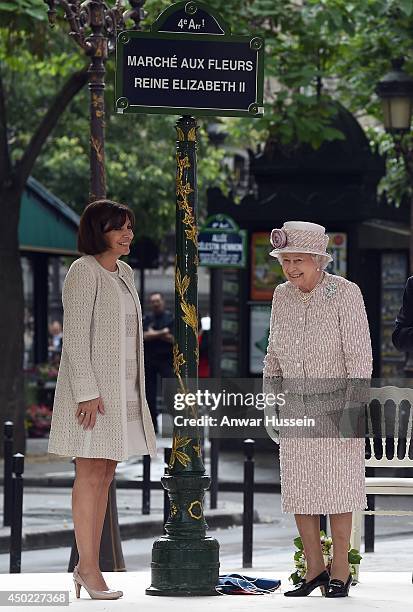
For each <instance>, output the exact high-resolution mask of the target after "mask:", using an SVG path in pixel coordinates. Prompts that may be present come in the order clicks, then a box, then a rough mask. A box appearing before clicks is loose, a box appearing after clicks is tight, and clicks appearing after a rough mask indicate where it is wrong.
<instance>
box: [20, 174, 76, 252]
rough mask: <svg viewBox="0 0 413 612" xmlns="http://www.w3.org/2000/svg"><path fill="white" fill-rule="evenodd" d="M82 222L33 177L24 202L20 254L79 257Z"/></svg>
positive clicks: (25, 191)
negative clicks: (24, 252)
mask: <svg viewBox="0 0 413 612" xmlns="http://www.w3.org/2000/svg"><path fill="white" fill-rule="evenodd" d="M79 219H80V217H79V215H77V214H76V213H75V212H74V211H73V210H72V209H71V208H70V207H69V206H67V204H65V203H64V202H62V200H59V198H57V197H56V196H55V195H53V194H52V193H51V192H50V191H48V190H47V189H46V188H45V187H43V185H41V184H40V183H39V182H38V181H36V180H35V179H34V178H32V177H30V178H29V180H28V181H27V184H26V188H25V190H24V193H23V196H22V200H21V210H20V221H19V244H20V250H21V251H33V252H38V253H39V252H40V253H50V254H55V255H74V256H75V255H79V252H78V251H77V246H76V243H77V230H78V227H79Z"/></svg>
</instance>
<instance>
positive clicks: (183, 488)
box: [145, 473, 219, 596]
mask: <svg viewBox="0 0 413 612" xmlns="http://www.w3.org/2000/svg"><path fill="white" fill-rule="evenodd" d="M161 480H162V484H163V486H164V488H165V489H166V490H167V491H168V495H169V499H170V508H171V514H170V516H169V519H168V520H167V522H166V523H165V531H166V535H163V536H161V537H160V538H159V539H158V540H156V541H155V542H154V544H153V548H152V563H151V574H152V582H151V586H150V587H148V588H147V589H146V591H145V592H146V594H147V595H165V596H168V595H170V596H172V595H173V596H191V595H193V596H195V595H218V593H217V592H216V590H215V587H216V585H217V584H218V577H219V542H218V541H217V540H215V538H211V537H208V536H206V530H207V529H208V525H207V523H206V522H205V519H204V515H203V510H202V508H203V499H204V494H205V493H204V492H205V490H206V489H207V488H208V487H209V485H210V478H209V477H208V476H205V475H204V474H196V473H195V474H194V473H192V474H190V475H189V474H188V475H182V476H181V475H180V476H171V475H167V476H163V477H162V478H161Z"/></svg>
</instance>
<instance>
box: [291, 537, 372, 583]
mask: <svg viewBox="0 0 413 612" xmlns="http://www.w3.org/2000/svg"><path fill="white" fill-rule="evenodd" d="M320 545H321V552H322V554H323V558H324V563H325V565H326V568H327V569H328V570H329V571H330V569H331V564H332V561H333V539H332V538H331V537H330V536H327V535H326V533H325V531H323V530H321V531H320ZM294 546H295V547H296V548H297V550H296V551H295V552H294V567H295V571H294V572H293V573H292V574H290V576H289V580H290V581H291V582H292V583H293V584H294V585H295V584H297V583H298V582H299V581H300V580H301V579H302V578H304V576H305V574H306V571H307V562H306V558H305V553H304V546H303V542H302V540H301V538H300V537H297V538H294ZM362 558H363V557H362V556H361V555H360V553H359V551H358V550H357V549H355V548H351V547H350V546H349V547H348V562H349V564H350V572H351V574H352V576H354V575H355V573H356V568H355V566H356V565H359V563H360V561H361V559H362Z"/></svg>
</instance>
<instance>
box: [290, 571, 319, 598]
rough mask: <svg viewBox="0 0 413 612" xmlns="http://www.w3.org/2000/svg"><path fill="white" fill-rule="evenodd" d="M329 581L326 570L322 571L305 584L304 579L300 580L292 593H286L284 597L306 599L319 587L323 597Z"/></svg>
mask: <svg viewBox="0 0 413 612" xmlns="http://www.w3.org/2000/svg"><path fill="white" fill-rule="evenodd" d="M329 580H330V576H329V573H328V572H327V570H324V571H323V572H321V574H318V576H316V577H315V578H313V579H312V580H310V581H309V582H307V581H306V579H305V578H302V580H300V582H299V583H298V584H296V585H295V588H294V589H293V590H292V591H286V592H285V593H284V595H285V596H286V597H306V596H307V595H309V594H310V593H311V592H312V591H314V589H316V588H317V587H320V589H321V593H322V595H325V593H326V589H327V587H328V584H329Z"/></svg>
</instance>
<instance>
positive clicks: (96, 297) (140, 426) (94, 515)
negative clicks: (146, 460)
mask: <svg viewBox="0 0 413 612" xmlns="http://www.w3.org/2000/svg"><path fill="white" fill-rule="evenodd" d="M133 227H134V215H133V212H132V211H131V210H130V209H129V208H128V207H126V206H123V205H121V204H117V203H116V202H111V201H110V200H99V201H96V202H92V203H91V204H89V205H88V206H87V207H86V209H85V211H84V212H83V215H82V217H81V220H80V227H79V237H78V250H79V251H80V252H81V253H85V255H83V256H82V257H80V258H79V259H77V260H76V261H74V262H73V264H72V265H71V267H70V269H69V271H68V273H67V275H66V278H65V281H64V284H63V291H62V301H63V310H64V317H63V343H62V356H61V362H60V367H59V374H58V378H57V384H56V392H55V401H54V406H53V418H52V424H51V431H50V439H49V448H48V450H49V452H50V453H55V454H58V455H64V456H74V457H75V458H76V478H75V482H74V485H73V493H72V512H73V522H74V528H75V535H76V543H77V548H78V551H79V563H78V565H77V566H76V568H75V571H74V574H73V578H74V581H75V586H76V594H77V596H79V592H80V587H81V586H84V587H85V588H86V589H87V590H88V592H89V595H90V596H91V597H93V598H100V599H117V598H118V597H120V596H121V595H122V592H121V591H113V590H111V589H108V587H107V585H106V583H105V580H104V578H103V576H102V574H101V571H100V568H99V549H100V539H101V534H102V528H103V522H104V518H105V513H106V506H107V496H108V489H109V486H110V483H111V481H112V479H113V476H114V472H115V468H116V464H117V462H118V461H124V460H126V459H128V457H130V456H131V455H143V454H149V455H150V456H152V457H153V456H156V438H155V432H154V429H153V424H152V419H151V415H150V412H149V408H148V405H147V402H146V397H145V381H144V365H143V364H144V361H143V332H142V313H141V306H140V302H139V298H138V294H137V292H136V288H135V283H134V275H133V270H132V269H131V268H130V266H129V265H128V264H126V263H125V262H123V261H120V260H119V259H118V258H119V257H121V256H123V255H127V254H128V253H129V247H130V243H131V240H132V238H133Z"/></svg>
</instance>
